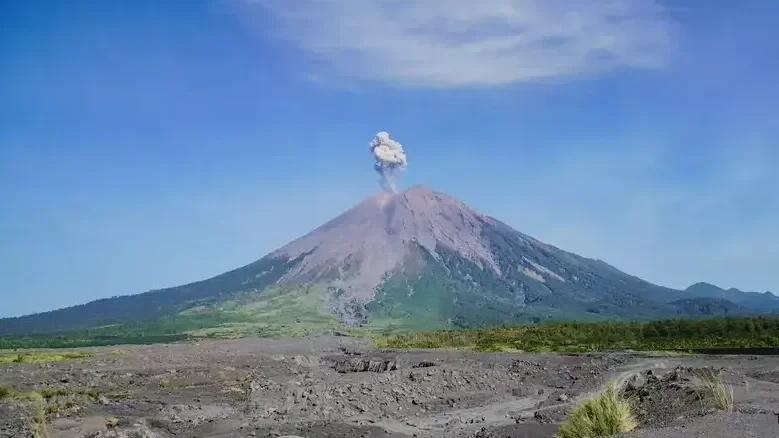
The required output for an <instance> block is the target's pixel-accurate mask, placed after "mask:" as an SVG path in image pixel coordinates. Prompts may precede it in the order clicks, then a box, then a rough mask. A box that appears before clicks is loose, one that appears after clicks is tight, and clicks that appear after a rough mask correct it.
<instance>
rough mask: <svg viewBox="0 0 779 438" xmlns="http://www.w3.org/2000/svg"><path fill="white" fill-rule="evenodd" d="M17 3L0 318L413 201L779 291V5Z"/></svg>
mask: <svg viewBox="0 0 779 438" xmlns="http://www.w3.org/2000/svg"><path fill="white" fill-rule="evenodd" d="M292 5H293V2H289V1H282V0H199V1H194V0H193V1H189V2H158V1H151V0H138V1H129V0H128V1H122V0H117V1H112V2H105V1H98V0H82V1H78V2H56V1H39V0H32V1H22V0H17V1H13V0H7V1H4V2H2V4H0V53H2V56H0V302H1V303H2V305H1V306H0V316H11V315H19V314H25V313H30V312H36V311H43V310H49V309H54V308H58V307H62V306H67V305H72V304H77V303H81V302H86V301H89V300H92V299H96V298H101V297H108V296H113V295H122V294H131V293H138V292H143V291H145V290H149V289H152V288H160V287H165V286H173V285H177V284H181V283H185V282H189V281H193V280H197V279H202V278H206V277H209V276H212V275H214V274H218V273H221V272H223V271H225V270H228V269H231V268H234V267H237V266H240V265H243V264H245V263H248V262H251V261H253V260H256V259H258V258H260V257H261V256H263V255H264V254H266V253H267V252H269V251H271V250H273V249H275V248H277V247H279V246H281V245H282V244H284V243H286V242H287V241H289V240H291V239H293V238H295V237H298V236H299V235H301V234H303V233H305V232H307V231H309V230H311V229H312V228H313V227H315V226H317V225H319V224H321V223H322V222H324V221H326V220H327V219H329V218H331V217H332V216H334V215H336V214H338V213H340V212H341V211H343V210H345V209H346V208H348V207H350V206H352V205H353V204H355V203H356V202H358V201H359V200H360V199H361V198H362V197H364V196H367V195H369V194H370V193H372V192H373V191H375V190H378V188H379V186H378V183H377V177H376V175H375V173H374V171H373V167H372V164H373V163H372V159H371V156H370V154H369V152H368V149H367V144H368V142H369V141H370V140H371V138H372V137H373V135H374V134H375V133H376V132H377V131H379V130H387V131H389V132H390V134H391V135H392V136H393V137H394V138H395V139H397V140H398V141H400V142H401V143H402V144H403V145H404V147H405V150H406V152H407V154H408V157H409V167H408V170H407V171H406V173H405V174H404V175H403V177H402V184H403V185H410V184H416V183H422V184H427V185H430V186H432V187H434V188H436V189H438V190H441V191H444V192H447V193H449V194H451V195H454V196H456V197H459V198H460V199H462V200H464V201H465V202H466V203H468V204H470V205H472V206H473V207H475V208H477V209H478V210H480V211H482V212H484V213H487V214H489V215H492V216H495V217H497V218H499V219H502V220H503V221H505V222H507V223H508V224H510V225H512V226H513V227H515V228H516V229H518V230H520V231H523V232H525V233H528V234H531V235H534V236H535V237H537V238H539V239H541V240H544V241H547V242H549V243H553V244H555V245H557V246H560V247H562V248H564V249H567V250H570V251H573V252H576V253H579V254H581V255H584V256H589V257H594V258H600V259H603V260H606V261H608V262H610V263H612V264H613V265H615V266H617V267H618V268H620V269H622V270H625V271H626V272H629V273H631V274H634V275H637V276H640V277H642V278H645V279H647V280H649V281H652V282H655V283H658V284H662V285H667V286H672V287H680V288H681V287H686V286H687V285H689V284H691V283H694V282H697V281H708V282H712V283H715V284H718V285H721V286H723V287H739V288H741V289H748V290H757V291H764V290H772V291H774V292H779V277H777V275H776V272H777V271H779V244H778V243H779V180H778V179H777V176H776V169H777V167H778V166H777V165H779V123H777V120H779V81H778V80H777V79H776V78H777V77H779V47H777V46H778V45H779V44H777V41H779V30H775V29H776V26H775V17H778V16H779V3H777V2H771V1H761V0H745V1H743V2H732V1H724V0H722V1H715V0H710V1H687V2H668V3H663V2H660V1H653V0H617V1H613V0H612V1H600V0H586V1H585V0H576V1H574V0H570V1H564V0H551V1H548V0H490V1H487V0H484V1H481V2H472V1H470V0H449V1H445V0H425V1H420V2H412V1H410V0H392V1H390V0H338V1H336V0H319V1H317V0H299V1H296V2H294V5H296V6H297V7H296V8H293V6H292Z"/></svg>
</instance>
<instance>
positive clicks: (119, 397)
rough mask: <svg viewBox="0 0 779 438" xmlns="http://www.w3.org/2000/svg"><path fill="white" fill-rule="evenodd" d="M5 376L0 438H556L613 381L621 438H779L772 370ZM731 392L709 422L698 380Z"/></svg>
mask: <svg viewBox="0 0 779 438" xmlns="http://www.w3.org/2000/svg"><path fill="white" fill-rule="evenodd" d="M80 351H88V352H91V353H93V356H92V357H89V358H84V359H74V360H66V361H59V362H48V363H9V364H3V365H0V386H3V387H6V388H8V389H10V390H11V391H12V394H15V395H14V396H6V397H5V398H4V399H3V400H0V437H3V438H5V437H26V436H33V434H34V433H36V431H37V433H39V434H41V435H42V434H44V433H45V434H46V436H49V437H95V438H97V437H148V438H151V437H154V438H157V437H159V438H163V437H202V438H205V437H258V438H265V437H283V436H293V437H295V436H298V437H306V438H325V437H365V438H368V437H371V438H377V437H397V438H400V437H420V438H422V437H452V438H465V437H479V438H490V437H491V438H503V437H513V438H518V437H524V438H531V437H533V438H541V437H552V436H553V435H554V432H555V430H556V428H557V426H556V424H558V423H559V422H561V421H562V420H563V419H564V418H565V416H566V415H567V413H568V412H570V410H571V409H572V408H573V406H574V405H575V404H576V403H577V402H578V401H580V400H582V399H584V398H586V397H588V396H590V395H593V394H595V393H597V392H598V391H600V390H601V389H603V387H604V386H605V385H606V383H607V382H608V381H610V380H616V381H617V382H618V383H620V385H621V386H622V387H623V388H624V391H625V394H626V395H627V396H629V397H630V398H631V400H633V403H634V411H635V414H636V417H637V420H638V422H639V424H640V426H639V429H638V430H637V431H636V432H634V433H633V434H631V435H630V436H637V437H645V438H653V437H685V438H690V437H707V438H708V437H728V438H731V437H777V436H779V423H777V417H776V415H775V414H774V412H775V411H777V410H779V357H771V356H716V357H715V356H693V355H684V356H676V355H674V356H672V355H648V354H635V353H611V354H582V355H565V354H551V353H550V354H510V353H476V352H468V351H436V350H425V351H422V350H411V351H409V350H402V351H396V350H375V349H371V348H369V347H367V346H366V344H365V342H364V341H361V340H357V339H352V338H343V337H316V338H300V339H288V340H269V339H242V340H235V341H203V342H200V343H192V344H175V345H155V346H127V347H120V348H95V349H82V350H80ZM711 370H715V371H717V372H720V373H721V374H722V376H723V377H724V379H725V380H726V381H727V382H728V383H729V384H730V385H731V386H732V388H733V398H734V400H735V406H734V409H733V412H723V411H721V410H718V409H716V407H715V404H714V403H713V400H711V399H710V398H709V397H708V396H707V394H706V391H704V390H703V389H702V388H701V386H700V380H699V379H698V377H697V376H699V375H700V373H701V372H703V371H707V372H708V371H711Z"/></svg>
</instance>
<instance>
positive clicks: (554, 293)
mask: <svg viewBox="0 0 779 438" xmlns="http://www.w3.org/2000/svg"><path fill="white" fill-rule="evenodd" d="M748 303H749V301H748V300H744V301H743V302H741V303H739V304H736V303H734V302H733V301H730V300H726V299H724V298H721V297H715V296H712V295H711V294H701V295H695V294H692V293H688V292H683V291H679V290H675V289H669V288H664V287H660V286H656V285H653V284H650V283H648V282H646V281H644V280H641V279H639V278H636V277H633V276H631V275H628V274H625V273H623V272H621V271H619V270H618V269H616V268H614V267H612V266H610V265H608V264H606V263H605V262H603V261H600V260H592V259H588V258H584V257H581V256H578V255H575V254H572V253H569V252H566V251H563V250H561V249H558V248H556V247H554V246H551V245H548V244H545V243H543V242H541V241H539V240H537V239H534V238H532V237H530V236H528V235H525V234H522V233H520V232H518V231H516V230H514V229H512V228H511V227H509V226H507V225H506V224H504V223H502V222H500V221H499V220H497V219H494V218H492V217H489V216H486V215H483V214H480V213H478V212H476V211H474V210H473V209H471V208H469V207H468V206H467V205H465V204H463V203H462V202H460V201H458V200H457V199H455V198H452V197H451V196H448V195H446V194H443V193H440V192H436V191H434V190H432V189H430V188H427V187H422V186H416V187H412V188H410V189H408V190H406V191H404V192H402V193H398V194H391V193H385V192H381V193H377V194H375V195H373V196H370V197H368V198H366V199H364V200H363V201H361V202H360V203H359V204H357V205H356V206H355V207H353V208H351V209H350V210H348V211H346V212H345V213H343V214H341V215H340V216H338V217H336V218H334V219H332V220H330V221H329V222H327V223H325V224H324V225H322V226H320V227H319V228H317V229H315V230H313V231H312V232H310V233H308V234H306V235H304V236H302V237H300V238H299V239H297V240H295V241H292V242H290V243H289V244H287V245H285V246H284V247H282V248H279V249H278V250H276V251H274V252H272V253H271V254H268V255H267V256H265V257H263V258H262V259H260V260H258V261H256V262H254V263H251V264H249V265H246V266H243V267H241V268H238V269H236V270H233V271H230V272H227V273H224V274H221V275H219V276H216V277H213V278H210V279H208V280H203V281H199V282H195V283H191V284H187V285H184V286H178V287H173V288H168V289H162V290H155V291H150V292H146V293H143V294H139V295H132V296H123V297H114V298H110V299H104V300H98V301H94V302H91V303H88V304H84V305H81V306H75V307H71V308H67V309H61V310H57V311H53V312H46V313H41V314H36V315H29V316H25V317H20V318H7V319H4V320H0V333H6V334H7V333H22V332H30V331H55V330H68V329H80V328H86V327H94V326H99V325H106V324H121V323H127V322H133V321H137V320H139V319H155V318H161V317H170V316H171V315H200V314H203V313H204V312H205V313H208V312H212V313H213V312H221V313H220V314H229V315H231V316H230V318H227V319H226V320H228V321H231V322H235V321H240V322H242V323H246V322H253V323H256V324H265V325H264V327H266V328H267V326H268V325H269V324H273V323H274V321H276V322H278V321H279V319H278V318H279V315H287V316H289V318H287V319H283V318H282V320H281V322H278V323H279V324H289V323H290V320H294V323H298V324H306V323H307V322H312V321H316V322H317V323H321V322H322V321H328V324H330V323H332V322H333V321H335V322H336V323H337V324H340V325H346V326H360V325H366V324H367V325H377V324H378V325H383V326H387V325H389V326H394V327H424V328H440V327H451V326H477V325H483V324H495V323H516V322H520V321H538V320H541V319H546V318H550V317H556V318H575V319H604V318H650V317H658V316H663V317H673V316H696V315H722V314H743V313H754V312H755V311H756V309H749V308H748V307H746V305H747V304H748ZM777 308H779V305H777ZM230 312H232V313H230ZM312 314H313V315H315V316H314V317H312V316H311V315H312ZM312 324H313V322H312Z"/></svg>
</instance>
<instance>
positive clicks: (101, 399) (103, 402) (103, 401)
mask: <svg viewBox="0 0 779 438" xmlns="http://www.w3.org/2000/svg"><path fill="white" fill-rule="evenodd" d="M97 401H98V403H100V404H101V405H103V406H105V405H107V404H109V403H110V402H109V401H108V399H107V398H106V396H104V395H101V396H100V397H98V399H97Z"/></svg>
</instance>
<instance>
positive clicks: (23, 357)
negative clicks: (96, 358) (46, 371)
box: [0, 351, 92, 364]
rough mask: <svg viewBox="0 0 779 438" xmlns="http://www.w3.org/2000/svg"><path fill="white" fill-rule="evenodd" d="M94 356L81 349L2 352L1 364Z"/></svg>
mask: <svg viewBox="0 0 779 438" xmlns="http://www.w3.org/2000/svg"><path fill="white" fill-rule="evenodd" d="M86 357H92V354H91V353H85V352H80V351H67V352H61V353H60V352H56V353H54V352H43V351H38V352H35V351H26V352H23V353H0V364H4V363H32V362H54V361H58V360H68V359H83V358H86Z"/></svg>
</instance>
